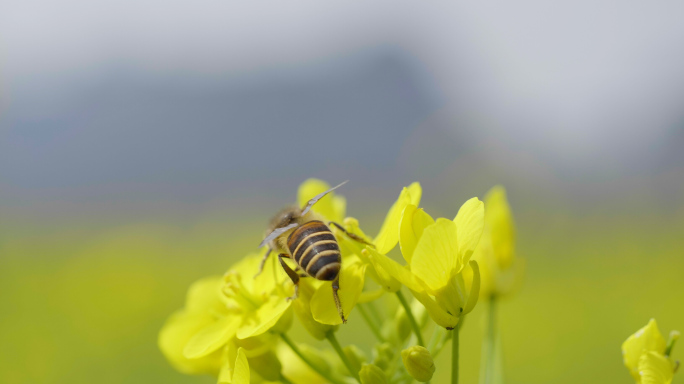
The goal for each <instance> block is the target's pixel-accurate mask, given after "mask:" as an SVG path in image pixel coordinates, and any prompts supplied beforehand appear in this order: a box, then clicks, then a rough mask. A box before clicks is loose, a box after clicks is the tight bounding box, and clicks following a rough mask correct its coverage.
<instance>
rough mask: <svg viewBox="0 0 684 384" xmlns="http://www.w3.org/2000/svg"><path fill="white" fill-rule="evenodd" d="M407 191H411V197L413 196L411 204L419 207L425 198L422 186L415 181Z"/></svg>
mask: <svg viewBox="0 0 684 384" xmlns="http://www.w3.org/2000/svg"><path fill="white" fill-rule="evenodd" d="M407 189H408V191H409V195H410V196H411V204H413V205H415V206H416V207H417V206H419V205H420V198H421V197H423V188H422V187H421V186H420V183H419V182H417V181H414V182H413V183H411V185H409V186H408V188H407Z"/></svg>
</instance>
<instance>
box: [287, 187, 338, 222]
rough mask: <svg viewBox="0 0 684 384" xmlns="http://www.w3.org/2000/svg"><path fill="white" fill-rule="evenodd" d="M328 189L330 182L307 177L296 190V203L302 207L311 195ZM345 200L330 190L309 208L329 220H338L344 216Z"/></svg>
mask: <svg viewBox="0 0 684 384" xmlns="http://www.w3.org/2000/svg"><path fill="white" fill-rule="evenodd" d="M328 189H330V184H328V183H326V182H325V181H323V180H319V179H308V180H306V181H305V182H303V183H302V184H301V185H300V186H299V190H298V191H297V203H298V204H299V206H300V207H304V206H305V205H306V203H307V202H308V201H309V199H311V198H312V197H314V196H316V195H318V194H319V193H323V192H325V191H327V190H328ZM345 208H346V201H345V200H344V198H340V197H338V196H335V192H330V193H329V194H327V195H326V196H324V197H323V198H321V199H320V200H318V202H317V203H316V204H315V205H314V206H313V207H312V208H311V209H312V210H313V211H314V212H317V213H319V214H321V215H323V216H324V217H325V218H326V219H328V220H330V221H335V222H340V221H341V220H342V219H343V218H344V210H345Z"/></svg>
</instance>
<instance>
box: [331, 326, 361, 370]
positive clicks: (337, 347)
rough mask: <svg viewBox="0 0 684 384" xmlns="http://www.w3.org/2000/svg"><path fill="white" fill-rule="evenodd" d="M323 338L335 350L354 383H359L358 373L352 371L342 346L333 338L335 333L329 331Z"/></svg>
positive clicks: (352, 368) (352, 367)
mask: <svg viewBox="0 0 684 384" xmlns="http://www.w3.org/2000/svg"><path fill="white" fill-rule="evenodd" d="M325 338H326V339H328V341H329V342H330V344H331V345H332V347H333V348H334V349H335V352H337V354H338V355H339V356H340V360H342V362H343V363H344V365H345V366H346V367H347V369H348V370H349V373H350V374H351V375H352V376H354V378H355V379H356V381H358V382H359V383H360V382H361V379H360V378H359V372H357V371H356V369H354V366H353V365H352V363H351V361H349V359H348V358H347V355H346V354H345V353H344V351H343V350H342V346H341V345H340V343H339V342H338V341H337V338H336V337H335V332H332V331H330V332H328V333H326V334H325Z"/></svg>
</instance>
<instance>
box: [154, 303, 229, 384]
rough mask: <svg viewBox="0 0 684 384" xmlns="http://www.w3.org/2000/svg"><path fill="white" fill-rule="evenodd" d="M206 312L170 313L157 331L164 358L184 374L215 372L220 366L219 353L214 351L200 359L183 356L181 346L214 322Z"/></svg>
mask: <svg viewBox="0 0 684 384" xmlns="http://www.w3.org/2000/svg"><path fill="white" fill-rule="evenodd" d="M214 320H215V319H214V317H213V316H212V315H211V314H209V313H208V312H207V313H188V312H187V311H178V312H176V313H174V314H173V315H171V317H169V319H168V320H167V321H166V323H165V324H164V326H163V327H162V329H161V331H160V332H159V340H158V343H159V349H160V350H161V351H162V353H163V354H164V356H165V357H166V359H167V360H168V361H169V362H170V363H171V364H172V365H173V366H174V368H176V369H177V370H179V371H180V372H183V373H186V374H200V373H209V374H215V373H216V372H217V371H218V370H219V367H220V366H221V360H220V359H221V353H220V352H218V351H217V352H215V353H212V354H209V355H207V356H205V357H203V358H201V359H193V360H189V359H188V358H186V357H185V356H183V348H184V347H185V345H186V344H187V343H188V340H190V339H191V338H192V337H193V336H194V335H195V334H196V333H197V332H198V331H200V330H201V329H202V328H204V327H206V326H207V325H209V324H211V323H213V322H214Z"/></svg>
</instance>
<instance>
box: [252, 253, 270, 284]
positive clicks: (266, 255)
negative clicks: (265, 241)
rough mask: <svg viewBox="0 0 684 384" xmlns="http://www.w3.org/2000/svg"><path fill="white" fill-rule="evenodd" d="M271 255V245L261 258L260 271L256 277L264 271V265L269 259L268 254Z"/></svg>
mask: <svg viewBox="0 0 684 384" xmlns="http://www.w3.org/2000/svg"><path fill="white" fill-rule="evenodd" d="M270 255H271V248H270V247H269V248H268V249H267V250H266V254H265V255H264V258H263V259H261V264H259V272H257V273H256V275H254V278H255V279H256V277H257V276H259V275H261V272H263V271H264V265H265V264H266V260H268V256H270Z"/></svg>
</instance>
